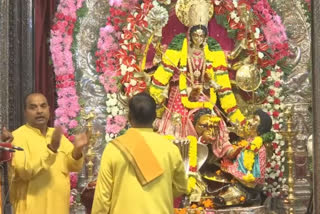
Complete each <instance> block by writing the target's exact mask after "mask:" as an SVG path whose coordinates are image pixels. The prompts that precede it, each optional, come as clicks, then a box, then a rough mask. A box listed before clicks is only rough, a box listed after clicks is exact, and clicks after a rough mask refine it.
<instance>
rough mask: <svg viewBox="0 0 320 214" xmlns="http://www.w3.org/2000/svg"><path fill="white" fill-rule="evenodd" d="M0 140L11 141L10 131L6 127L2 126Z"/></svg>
mask: <svg viewBox="0 0 320 214" xmlns="http://www.w3.org/2000/svg"><path fill="white" fill-rule="evenodd" d="M1 141H2V142H12V141H13V136H12V134H11V132H9V131H8V130H7V129H6V127H2V135H1Z"/></svg>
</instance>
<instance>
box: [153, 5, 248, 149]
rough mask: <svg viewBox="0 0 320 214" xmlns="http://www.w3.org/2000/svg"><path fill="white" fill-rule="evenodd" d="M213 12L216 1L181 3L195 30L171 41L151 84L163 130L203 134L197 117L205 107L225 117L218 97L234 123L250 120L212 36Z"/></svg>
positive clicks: (180, 12)
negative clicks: (196, 123) (239, 104)
mask: <svg viewBox="0 0 320 214" xmlns="http://www.w3.org/2000/svg"><path fill="white" fill-rule="evenodd" d="M213 11H214V10H213V5H212V3H211V1H210V0H178V1H177V3H176V14H177V17H178V18H179V20H180V21H181V22H182V23H183V24H184V25H186V26H188V27H189V29H188V32H187V34H179V35H177V36H175V37H174V39H173V40H172V42H171V43H170V44H169V46H168V49H167V50H166V52H165V53H164V54H163V56H162V62H161V64H160V66H159V67H158V68H157V70H156V71H155V73H154V75H153V79H152V83H151V86H150V94H151V95H152V96H153V98H154V99H155V100H156V102H157V104H158V111H157V116H158V117H159V118H161V119H159V120H158V122H157V124H156V125H157V126H158V131H159V132H160V133H162V134H165V135H173V136H175V137H176V138H185V137H187V136H188V135H192V136H195V137H198V136H197V133H196V131H195V129H194V126H193V124H192V122H191V118H192V115H193V113H194V112H195V111H197V110H198V109H199V108H208V109H211V110H213V111H212V113H213V114H216V115H218V116H219V117H221V113H220V112H219V111H217V109H218V108H217V107H216V103H217V98H218V99H219V101H220V106H221V108H222V109H223V111H224V112H225V114H226V115H227V118H228V120H230V122H231V123H237V124H240V125H244V124H245V123H246V120H245V117H244V116H243V115H242V113H241V112H240V110H239V109H238V107H237V103H236V99H235V96H234V94H233V92H232V89H231V84H230V80H229V75H228V70H227V63H226V57H225V54H224V52H223V50H222V49H221V47H220V45H219V44H218V42H217V41H216V40H214V39H213V38H211V37H208V29H207V24H208V22H209V19H210V18H211V17H212V15H213ZM225 126H226V125H225V122H224V121H223V120H221V121H220V123H219V129H220V130H222V131H223V130H225V129H226V128H225ZM221 133H223V132H221ZM226 135H227V134H226ZM226 135H221V134H220V137H219V138H217V140H219V141H227V140H228V139H227V137H226ZM221 143H222V142H221Z"/></svg>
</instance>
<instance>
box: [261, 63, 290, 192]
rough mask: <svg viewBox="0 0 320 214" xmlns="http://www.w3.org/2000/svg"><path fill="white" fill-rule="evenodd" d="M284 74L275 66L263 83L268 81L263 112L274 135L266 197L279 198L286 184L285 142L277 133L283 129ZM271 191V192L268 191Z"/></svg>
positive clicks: (268, 165)
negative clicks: (268, 119) (270, 121)
mask: <svg viewBox="0 0 320 214" xmlns="http://www.w3.org/2000/svg"><path fill="white" fill-rule="evenodd" d="M283 75H284V73H283V71H282V70H281V68H280V67H279V66H275V67H274V68H273V69H271V70H268V71H267V72H266V77H265V79H264V81H268V82H269V83H272V84H270V86H269V90H268V93H269V96H268V97H267V100H266V102H265V105H264V108H265V109H264V110H265V111H266V112H268V113H269V115H270V117H271V118H272V121H273V126H272V129H271V130H272V131H273V132H275V133H276V135H275V140H274V141H273V142H272V149H273V154H272V157H271V160H270V161H268V163H267V167H266V176H265V178H266V184H267V185H265V187H264V190H265V191H266V193H267V195H268V196H272V197H275V196H279V195H280V192H281V189H282V185H284V184H285V183H286V178H284V171H285V168H284V164H283V163H284V161H285V154H284V151H283V146H285V142H284V140H283V138H282V136H281V135H280V134H279V133H278V132H279V131H280V130H281V128H282V127H283V122H284V121H283V113H282V112H283V110H284V108H285V106H284V104H283V103H282V101H283V100H284V96H283V95H282V88H281V84H282V77H283ZM270 190H271V191H270Z"/></svg>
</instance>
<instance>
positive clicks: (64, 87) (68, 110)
mask: <svg viewBox="0 0 320 214" xmlns="http://www.w3.org/2000/svg"><path fill="white" fill-rule="evenodd" d="M83 2H84V0H61V1H60V3H59V6H58V8H57V12H56V14H55V20H54V24H53V26H52V28H51V39H50V51H51V57H52V62H53V68H54V72H55V76H56V90H57V95H58V99H57V103H58V108H57V109H56V111H55V116H56V120H55V122H54V125H55V126H58V125H59V126H61V127H62V128H63V130H64V132H65V133H66V136H67V137H68V138H69V140H71V141H73V138H74V137H73V136H72V135H71V134H72V129H73V128H75V127H77V126H78V122H77V120H76V117H77V115H78V113H79V111H80V105H79V102H78V96H77V93H76V82H75V68H74V64H73V60H72V51H71V48H72V42H73V33H74V28H75V24H76V21H77V10H78V9H80V8H81V7H82V3H83Z"/></svg>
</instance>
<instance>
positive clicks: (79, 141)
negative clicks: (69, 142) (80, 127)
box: [72, 133, 89, 160]
mask: <svg viewBox="0 0 320 214" xmlns="http://www.w3.org/2000/svg"><path fill="white" fill-rule="evenodd" d="M88 142H89V140H88V135H87V134H86V133H80V134H77V135H75V137H74V141H73V145H74V149H73V152H72V156H73V158H74V159H76V160H78V159H80V158H81V157H82V151H83V148H84V147H85V146H86V145H88Z"/></svg>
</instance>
